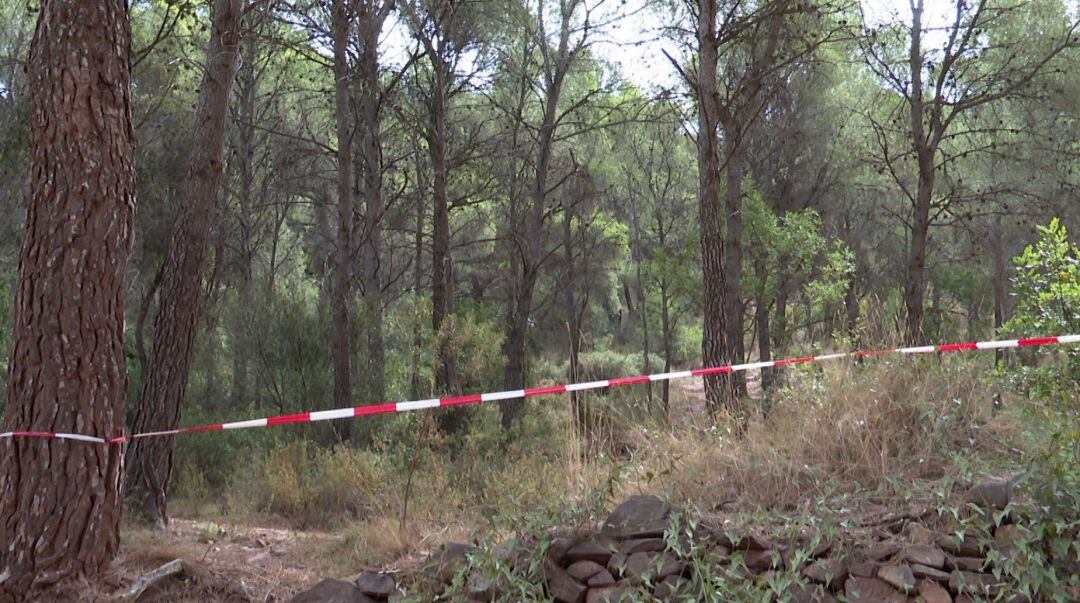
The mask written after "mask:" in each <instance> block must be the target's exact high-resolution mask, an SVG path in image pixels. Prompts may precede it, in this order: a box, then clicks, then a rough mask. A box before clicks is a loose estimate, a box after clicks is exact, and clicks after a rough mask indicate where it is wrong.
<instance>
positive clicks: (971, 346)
mask: <svg viewBox="0 0 1080 603" xmlns="http://www.w3.org/2000/svg"><path fill="white" fill-rule="evenodd" d="M977 349H979V346H977V345H975V342H970V343H947V344H945V345H939V346H938V347H937V350H938V351H939V352H960V351H962V350H977Z"/></svg>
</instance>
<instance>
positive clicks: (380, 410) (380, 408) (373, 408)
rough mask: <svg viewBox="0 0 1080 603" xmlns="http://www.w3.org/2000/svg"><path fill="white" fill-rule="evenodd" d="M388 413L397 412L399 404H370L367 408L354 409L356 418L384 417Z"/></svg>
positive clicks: (358, 407)
mask: <svg viewBox="0 0 1080 603" xmlns="http://www.w3.org/2000/svg"><path fill="white" fill-rule="evenodd" d="M388 412H397V404H396V403H394V402H387V403H386V404H368V405H367V406H357V407H354V408H353V416H354V417H362V416H364V415H382V414H386V413H388Z"/></svg>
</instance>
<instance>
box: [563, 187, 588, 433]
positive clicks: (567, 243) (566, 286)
mask: <svg viewBox="0 0 1080 603" xmlns="http://www.w3.org/2000/svg"><path fill="white" fill-rule="evenodd" d="M562 212H563V223H562V227H563V269H564V270H565V273H564V278H563V282H562V283H561V289H562V294H563V313H564V314H566V330H567V335H568V340H569V343H570V350H569V351H570V356H569V361H568V363H567V367H568V370H567V373H568V374H567V375H566V377H567V379H569V383H577V382H578V381H579V378H580V377H581V370H580V355H581V325H580V324H578V312H577V296H576V292H577V291H576V289H577V273H576V271H575V266H574V231H573V212H572V211H571V203H570V200H569V199H567V198H566V196H564V197H563V207H562ZM584 402H585V399H584V396H579V395H578V393H577V392H570V408H571V413H572V416H571V420H572V421H574V424H575V425H576V426H577V431H578V434H579V435H584V434H585V427H586V425H585V420H586V416H587V412H586V409H585V405H584Z"/></svg>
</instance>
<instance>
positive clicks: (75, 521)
mask: <svg viewBox="0 0 1080 603" xmlns="http://www.w3.org/2000/svg"><path fill="white" fill-rule="evenodd" d="M130 46H131V30H130V24H129V20H128V13H127V7H126V4H125V3H124V2H122V1H121V0H103V1H100V2H81V1H75V0H67V1H63V0H47V1H45V2H42V3H41V4H40V13H39V15H38V22H37V28H36V31H35V33H34V38H33V41H32V43H31V47H30V55H29V59H28V61H27V65H26V70H27V79H28V84H29V86H28V87H29V90H30V157H31V177H30V197H29V201H28V203H27V212H26V226H25V231H24V238H23V244H22V250H21V252H20V256H19V276H18V280H17V284H16V290H15V308H14V319H13V323H12V324H13V337H12V346H11V356H10V364H9V366H8V375H7V394H8V398H7V405H6V408H5V418H4V419H5V420H4V423H5V427H4V429H5V430H10V431H15V430H18V431H46V432H78V433H84V434H91V435H96V436H102V437H110V436H118V435H120V433H121V431H122V429H123V421H124V400H125V390H126V387H127V375H126V372H125V362H124V340H123V334H124V273H125V268H126V265H127V259H128V253H129V251H130V248H131V238H132V227H133V214H134V209H135V187H134V175H135V171H134V165H133V152H134V144H135V142H134V138H135V135H134V131H133V129H132V126H131V95H130V82H131V78H130V59H129V57H130ZM120 450H121V449H120V448H119V447H116V446H102V445H100V444H93V443H87V442H78V441H68V440H55V439H36V438H35V439H29V438H26V439H21V438H20V439H5V440H3V442H2V443H0V458H2V461H0V465H2V474H0V524H2V526H3V527H2V530H3V534H2V538H0V542H2V543H3V547H2V550H0V600H3V601H23V600H40V599H42V598H48V599H53V600H56V599H63V598H76V597H77V596H79V594H80V593H78V592H76V591H74V590H72V591H65V590H64V589H63V588H61V585H62V584H65V583H68V582H69V581H73V580H77V579H80V578H82V577H85V576H92V575H94V574H96V573H98V572H100V571H102V570H104V569H105V568H106V567H107V565H108V564H109V562H110V561H111V560H112V557H113V555H114V554H115V553H116V550H117V545H118V543H119V539H120V508H121V505H120V470H121V466H122V456H121V452H120ZM46 591H48V593H47V594H44V593H45V592H46Z"/></svg>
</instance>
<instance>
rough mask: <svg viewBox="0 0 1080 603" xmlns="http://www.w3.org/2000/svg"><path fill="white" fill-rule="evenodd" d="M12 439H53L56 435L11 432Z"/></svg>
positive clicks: (37, 432)
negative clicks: (16, 437)
mask: <svg viewBox="0 0 1080 603" xmlns="http://www.w3.org/2000/svg"><path fill="white" fill-rule="evenodd" d="M11 435H12V437H15V436H18V437H20V438H55V437H56V434H55V433H53V432H51V431H13V432H11Z"/></svg>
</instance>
